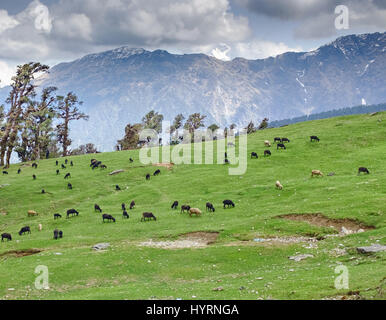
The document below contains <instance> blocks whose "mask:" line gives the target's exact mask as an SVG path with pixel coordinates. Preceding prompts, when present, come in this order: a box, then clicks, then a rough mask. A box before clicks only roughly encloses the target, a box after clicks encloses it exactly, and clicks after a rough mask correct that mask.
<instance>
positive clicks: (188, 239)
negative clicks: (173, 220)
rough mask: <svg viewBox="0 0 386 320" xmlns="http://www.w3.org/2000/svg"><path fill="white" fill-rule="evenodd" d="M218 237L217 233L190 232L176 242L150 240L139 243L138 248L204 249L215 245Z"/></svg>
mask: <svg viewBox="0 0 386 320" xmlns="http://www.w3.org/2000/svg"><path fill="white" fill-rule="evenodd" d="M218 236H219V233H218V232H205V231H198V232H190V233H185V234H181V235H180V237H179V238H178V239H177V240H170V241H153V240H151V239H150V240H149V241H145V242H141V243H140V244H139V246H142V247H151V248H160V249H186V248H205V247H207V246H209V245H210V244H213V243H215V242H216V240H217V237H218Z"/></svg>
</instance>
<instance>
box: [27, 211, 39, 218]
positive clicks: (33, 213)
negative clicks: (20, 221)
mask: <svg viewBox="0 0 386 320" xmlns="http://www.w3.org/2000/svg"><path fill="white" fill-rule="evenodd" d="M38 215H39V214H38V213H37V212H36V211H33V210H28V217H34V216H38Z"/></svg>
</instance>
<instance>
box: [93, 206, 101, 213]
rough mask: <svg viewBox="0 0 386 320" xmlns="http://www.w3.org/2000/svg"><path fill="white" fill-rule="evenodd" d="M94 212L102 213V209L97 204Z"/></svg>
mask: <svg viewBox="0 0 386 320" xmlns="http://www.w3.org/2000/svg"><path fill="white" fill-rule="evenodd" d="M94 211H95V212H97V211H99V212H100V213H102V209H101V207H100V206H98V205H97V204H95V205H94Z"/></svg>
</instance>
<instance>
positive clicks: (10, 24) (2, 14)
mask: <svg viewBox="0 0 386 320" xmlns="http://www.w3.org/2000/svg"><path fill="white" fill-rule="evenodd" d="M18 24H19V22H18V21H17V20H16V19H15V18H13V17H11V16H9V15H8V12H7V11H6V10H0V33H2V32H4V31H5V30H8V29H12V28H14V27H16V26H17V25H18Z"/></svg>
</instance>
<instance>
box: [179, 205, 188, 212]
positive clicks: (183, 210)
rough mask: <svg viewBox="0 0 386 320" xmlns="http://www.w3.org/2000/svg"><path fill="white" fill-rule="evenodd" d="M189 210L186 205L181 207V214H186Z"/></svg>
mask: <svg viewBox="0 0 386 320" xmlns="http://www.w3.org/2000/svg"><path fill="white" fill-rule="evenodd" d="M189 210H190V206H188V205H183V206H181V213H182V212H185V211H186V212H188V211H189Z"/></svg>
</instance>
